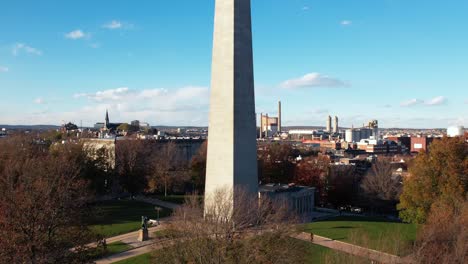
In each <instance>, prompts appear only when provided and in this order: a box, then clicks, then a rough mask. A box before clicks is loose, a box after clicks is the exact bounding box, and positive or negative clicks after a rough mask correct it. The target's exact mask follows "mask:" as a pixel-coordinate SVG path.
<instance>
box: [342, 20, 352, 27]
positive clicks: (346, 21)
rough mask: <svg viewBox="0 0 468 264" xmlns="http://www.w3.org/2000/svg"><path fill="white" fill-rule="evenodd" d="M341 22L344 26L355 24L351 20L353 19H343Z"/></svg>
mask: <svg viewBox="0 0 468 264" xmlns="http://www.w3.org/2000/svg"><path fill="white" fill-rule="evenodd" d="M340 24H341V25H342V26H351V25H352V24H353V21H351V20H342V21H341V22H340Z"/></svg>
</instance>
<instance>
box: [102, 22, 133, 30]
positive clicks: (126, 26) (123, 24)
mask: <svg viewBox="0 0 468 264" xmlns="http://www.w3.org/2000/svg"><path fill="white" fill-rule="evenodd" d="M102 27H103V28H107V29H110V30H115V29H131V28H133V25H132V24H130V23H127V22H122V21H118V20H112V21H110V22H108V23H106V24H104V25H102Z"/></svg>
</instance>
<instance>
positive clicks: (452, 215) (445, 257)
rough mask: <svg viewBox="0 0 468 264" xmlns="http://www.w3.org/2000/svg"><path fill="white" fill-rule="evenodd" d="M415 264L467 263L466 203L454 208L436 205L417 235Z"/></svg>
mask: <svg viewBox="0 0 468 264" xmlns="http://www.w3.org/2000/svg"><path fill="white" fill-rule="evenodd" d="M413 257H414V259H415V261H417V263H421V264H426V263H427V264H429V263H453V264H462V263H467V262H468V201H464V202H463V203H459V204H457V205H456V206H452V205H448V206H447V204H445V203H444V202H436V203H435V204H434V205H433V206H432V210H431V212H430V214H429V216H428V218H427V221H426V224H425V225H423V226H422V228H421V231H420V232H419V234H418V239H417V241H416V246H415V250H414V253H413Z"/></svg>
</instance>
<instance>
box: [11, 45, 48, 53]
mask: <svg viewBox="0 0 468 264" xmlns="http://www.w3.org/2000/svg"><path fill="white" fill-rule="evenodd" d="M22 52H25V53H28V54H32V55H37V56H41V55H42V51H41V50H39V49H36V48H33V47H31V46H28V45H26V44H24V43H16V44H15V45H13V49H12V53H13V55H14V56H18V55H20V54H21V53H22Z"/></svg>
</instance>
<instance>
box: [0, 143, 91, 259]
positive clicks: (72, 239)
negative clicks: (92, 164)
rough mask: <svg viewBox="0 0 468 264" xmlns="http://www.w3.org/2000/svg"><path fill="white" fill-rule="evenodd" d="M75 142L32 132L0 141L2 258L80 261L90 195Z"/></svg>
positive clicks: (78, 146) (87, 234) (0, 232)
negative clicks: (46, 138)
mask: <svg viewBox="0 0 468 264" xmlns="http://www.w3.org/2000/svg"><path fill="white" fill-rule="evenodd" d="M84 157H85V155H84V153H83V152H82V148H81V146H80V145H79V144H65V145H62V144H55V145H52V146H51V147H50V148H49V147H48V146H47V145H44V144H43V143H42V142H41V141H39V140H37V139H36V138H31V137H12V138H9V139H5V140H2V141H0V193H1V195H0V248H1V250H0V259H1V260H2V263H78V262H82V261H84V260H83V258H82V255H81V254H80V252H81V251H80V250H77V251H70V250H69V249H70V248H71V247H77V249H79V248H80V246H82V245H83V244H84V243H85V242H86V241H89V238H90V237H89V232H88V229H87V228H86V225H85V221H86V217H87V216H88V215H87V212H88V207H87V203H88V201H89V195H88V186H87V182H86V181H85V180H84V179H83V171H84V170H83V162H82V161H83V159H84Z"/></svg>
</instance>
